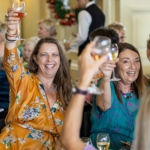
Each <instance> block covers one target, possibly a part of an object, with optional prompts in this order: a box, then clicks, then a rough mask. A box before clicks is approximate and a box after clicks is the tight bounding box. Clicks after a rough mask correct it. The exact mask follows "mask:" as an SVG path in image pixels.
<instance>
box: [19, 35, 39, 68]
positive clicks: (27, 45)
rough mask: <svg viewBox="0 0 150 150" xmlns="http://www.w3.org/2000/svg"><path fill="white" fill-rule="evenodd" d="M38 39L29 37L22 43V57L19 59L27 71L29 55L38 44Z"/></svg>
mask: <svg viewBox="0 0 150 150" xmlns="http://www.w3.org/2000/svg"><path fill="white" fill-rule="evenodd" d="M39 40H40V39H39V38H38V37H36V36H35V37H30V38H29V39H26V40H25V41H23V43H22V46H23V57H22V58H20V59H21V62H22V63H23V66H24V67H25V68H26V69H29V64H28V63H29V60H30V57H31V54H32V52H33V50H34V48H35V46H36V44H37V43H38V41H39Z"/></svg>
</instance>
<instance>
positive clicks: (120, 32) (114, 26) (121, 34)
mask: <svg viewBox="0 0 150 150" xmlns="http://www.w3.org/2000/svg"><path fill="white" fill-rule="evenodd" d="M107 27H108V28H112V29H114V30H116V31H117V33H118V36H119V43H123V42H124V41H125V38H126V36H125V34H126V32H125V27H124V26H123V24H122V23H119V22H114V23H111V24H109V25H108V26H107Z"/></svg>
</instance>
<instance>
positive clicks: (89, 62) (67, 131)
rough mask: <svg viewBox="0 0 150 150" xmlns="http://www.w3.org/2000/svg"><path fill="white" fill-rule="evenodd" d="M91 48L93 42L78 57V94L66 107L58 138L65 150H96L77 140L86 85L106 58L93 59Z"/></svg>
mask: <svg viewBox="0 0 150 150" xmlns="http://www.w3.org/2000/svg"><path fill="white" fill-rule="evenodd" d="M93 47H94V42H91V43H90V44H88V45H87V46H86V48H85V50H83V52H82V54H81V55H80V56H79V63H78V64H79V66H80V69H81V70H80V72H81V76H80V79H79V84H78V87H77V89H78V92H76V93H75V95H74V97H73V98H72V100H71V103H70V105H69V107H68V110H67V113H66V117H65V120H64V124H63V127H62V132H61V136H60V140H61V143H62V145H63V147H64V149H65V150H96V149H95V148H94V147H93V146H91V145H88V146H86V145H85V144H84V143H83V142H82V141H81V139H80V138H79V133H80V126H81V122H82V112H83V106H84V99H85V96H86V93H87V88H88V85H89V83H90V81H91V79H92V77H93V76H94V74H95V73H96V71H97V69H98V68H99V67H100V66H101V65H102V64H103V63H104V62H105V61H106V56H102V57H101V58H100V59H99V60H94V59H93V57H92V56H91V53H92V50H93Z"/></svg>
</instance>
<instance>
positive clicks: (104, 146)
mask: <svg viewBox="0 0 150 150" xmlns="http://www.w3.org/2000/svg"><path fill="white" fill-rule="evenodd" d="M109 145H110V143H109V142H97V147H98V149H99V150H108V148H109Z"/></svg>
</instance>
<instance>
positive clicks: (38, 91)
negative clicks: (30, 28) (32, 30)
mask: <svg viewBox="0 0 150 150" xmlns="http://www.w3.org/2000/svg"><path fill="white" fill-rule="evenodd" d="M7 13H8V17H7V16H6V18H5V20H6V24H7V28H8V31H7V32H8V33H7V34H6V47H5V53H4V60H3V63H4V66H5V72H6V74H7V77H8V81H9V84H10V98H9V99H10V106H9V111H8V114H7V116H6V119H5V123H6V126H5V127H4V128H3V129H2V132H1V134H0V149H8V150H12V149H17V150H23V149H35V150H36V149H40V150H42V149H43V150H45V149H53V150H61V148H62V146H61V143H60V142H59V137H60V132H61V127H62V124H63V120H64V116H65V110H66V109H67V106H68V105H69V102H70V100H71V98H72V84H71V76H70V71H69V65H68V61H67V58H66V56H65V54H64V52H63V50H62V48H61V47H60V45H59V42H58V41H57V40H56V39H53V38H50V37H47V38H43V39H41V40H40V41H39V42H38V43H37V45H36V47H35V49H34V51H33V53H32V55H31V57H30V68H29V70H27V69H25V68H24V67H23V66H22V63H20V61H19V59H18V57H17V41H16V39H14V37H13V36H14V34H15V36H16V34H17V32H16V25H17V24H18V23H19V18H18V17H16V16H18V14H17V13H14V9H13V8H9V9H8V10H7ZM26 15H27V14H26V13H25V14H24V16H26ZM10 34H11V37H10V36H8V35H10Z"/></svg>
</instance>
